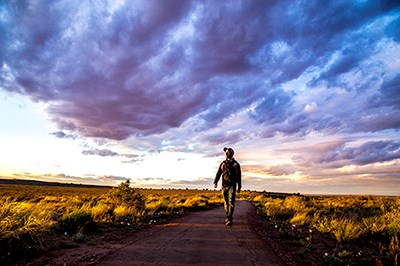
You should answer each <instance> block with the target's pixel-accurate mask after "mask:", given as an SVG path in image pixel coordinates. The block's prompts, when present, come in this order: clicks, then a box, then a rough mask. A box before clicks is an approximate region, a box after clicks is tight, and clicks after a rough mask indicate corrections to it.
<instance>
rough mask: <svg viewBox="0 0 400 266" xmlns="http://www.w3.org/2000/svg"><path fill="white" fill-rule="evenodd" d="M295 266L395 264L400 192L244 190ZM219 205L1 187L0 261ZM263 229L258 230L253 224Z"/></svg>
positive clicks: (196, 196) (210, 195) (215, 197)
mask: <svg viewBox="0 0 400 266" xmlns="http://www.w3.org/2000/svg"><path fill="white" fill-rule="evenodd" d="M239 198H240V199H242V200H248V201H251V202H253V204H254V205H255V206H257V208H258V213H259V215H260V216H261V217H262V219H263V220H262V221H263V225H265V228H266V229H268V228H269V229H268V230H267V232H268V235H267V237H268V238H273V239H274V241H276V242H279V243H282V244H283V246H284V248H285V249H286V250H287V252H288V253H289V254H291V255H292V256H293V257H295V258H296V261H297V263H298V264H304V263H307V264H309V265H375V264H376V263H378V264H379V263H382V264H384V265H398V260H399V251H400V247H399V236H400V197H374V196H341V197H339V196H330V197H318V196H313V197H310V196H303V195H289V194H278V193H268V192H251V191H243V192H242V193H241V194H240V197H239ZM221 203H222V197H221V195H220V193H219V191H214V190H169V189H164V190H152V189H134V188H131V187H130V186H129V182H125V183H121V184H120V185H119V186H118V187H117V188H110V187H85V186H63V185H53V186H44V185H32V184H30V185H15V184H14V185H13V184H0V206H1V209H0V264H3V263H9V262H15V261H17V260H18V259H21V258H20V256H21V255H20V254H24V257H26V258H29V257H34V256H37V255H40V254H43V253H45V252H47V251H49V250H51V249H58V248H66V247H74V246H77V245H79V243H80V242H83V241H88V239H90V237H91V235H92V234H98V233H99V228H100V227H101V226H108V227H118V228H124V229H125V230H126V229H127V228H128V229H130V230H137V229H139V228H141V227H143V226H147V225H149V224H157V223H162V222H164V221H166V220H168V219H170V218H171V217H175V216H179V215H181V214H185V213H188V212H189V211H191V210H198V209H204V208H209V207H212V206H216V205H219V204H221ZM260 230H262V229H260Z"/></svg>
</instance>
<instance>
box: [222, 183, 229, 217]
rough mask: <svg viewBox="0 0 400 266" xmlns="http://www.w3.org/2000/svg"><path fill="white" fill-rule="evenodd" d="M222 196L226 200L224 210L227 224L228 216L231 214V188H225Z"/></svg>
mask: <svg viewBox="0 0 400 266" xmlns="http://www.w3.org/2000/svg"><path fill="white" fill-rule="evenodd" d="M222 196H223V198H224V210H225V216H226V219H225V222H227V221H228V214H229V188H227V187H224V188H222Z"/></svg>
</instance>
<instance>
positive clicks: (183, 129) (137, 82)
mask: <svg viewBox="0 0 400 266" xmlns="http://www.w3.org/2000/svg"><path fill="white" fill-rule="evenodd" d="M399 25H400V3H399V2H398V1H390V0H380V1H372V0H371V1H369V0H367V1H361V0H355V1H329V2H326V1H312V2H310V1H301V0H294V1H292V0H283V1H256V0H236V1H229V2H226V1H211V0H206V1H186V0H163V1H155V0H132V1H130V0H122V1H100V2H87V1H82V2H79V3H77V2H75V1H74V2H71V1H65V0H57V1H30V2H29V3H26V2H24V1H3V2H1V3H0V90H2V91H6V92H7V93H8V94H18V95H24V96H27V97H29V98H30V99H31V100H33V101H34V102H37V103H40V104H41V106H42V107H43V110H42V112H44V113H45V114H46V115H47V116H48V117H49V119H50V121H52V123H53V124H54V125H55V126H56V127H57V128H58V129H56V130H54V129H53V130H52V131H55V132H54V133H51V134H52V135H53V136H55V137H56V138H59V139H69V140H65V141H75V142H78V141H81V140H82V139H83V140H88V139H91V140H93V141H94V142H95V143H98V144H99V146H98V147H95V145H92V144H91V145H88V146H81V148H83V151H81V152H82V154H84V155H96V156H101V157H115V158H113V159H115V160H116V161H117V160H118V157H124V160H125V161H122V163H130V164H132V165H129V164H124V167H126V169H127V168H128V167H131V166H139V163H143V164H142V165H144V164H146V160H150V159H151V158H155V157H157V156H160V158H163V157H162V155H163V153H184V154H185V155H188V154H191V153H200V154H203V155H204V157H203V159H204V160H205V159H210V158H212V157H215V156H219V155H218V153H216V151H217V149H218V151H220V149H221V148H220V147H223V146H227V145H229V146H234V147H235V148H236V147H237V148H238V149H239V150H242V154H243V153H246V154H245V155H247V153H248V154H250V153H252V152H254V153H252V156H253V157H252V156H250V155H248V156H247V158H246V159H247V160H248V161H246V162H245V164H244V168H245V169H247V171H248V173H249V174H248V176H246V178H248V180H254V182H256V181H257V180H258V178H262V177H263V176H264V177H265V176H268V178H271V177H273V178H281V181H282V183H281V184H286V182H288V183H290V180H294V179H296V180H300V179H301V178H303V179H304V180H306V179H307V178H315V179H318V178H319V177H321V176H326V177H327V178H330V177H331V176H334V175H335V174H338V172H334V169H342V168H346V167H361V168H362V167H365V168H363V169H366V170H368V171H369V172H368V173H371V174H374V175H376V176H380V175H383V174H379V173H384V172H385V171H384V170H383V167H380V168H379V167H378V166H377V165H378V164H381V165H383V164H384V165H387V164H396V162H397V160H398V159H399V156H398V154H399V143H400V139H399V137H398V132H399V130H400V101H399V99H400V87H399V84H400V63H399V60H396V59H397V58H400V32H399V30H398V29H399ZM315 137H321V138H323V137H325V138H326V139H325V140H321V141H317V140H315V139H314V138H315ZM104 142H110V143H113V145H114V146H112V145H111V146H110V145H109V146H107V145H104ZM115 143H118V144H115ZM287 143H291V144H293V147H287V145H286V144H287ZM300 143H301V144H300ZM310 143H311V144H310ZM256 144H257V145H258V146H256ZM271 145H272V146H274V148H271V147H270V146H271ZM279 145H281V146H285V149H286V150H285V149H284V148H279V147H278V146H279ZM301 145H303V146H301ZM300 146H301V147H300ZM247 148H248V149H249V150H246V149H247ZM251 148H253V149H251ZM253 150H256V151H253ZM131 152H132V153H134V154H140V156H139V155H134V154H130V153H131ZM269 153H274V154H273V155H274V156H275V157H276V158H270V156H271V157H273V156H272V155H271V154H269ZM185 155H182V154H179V156H177V159H175V161H176V162H177V163H182V164H183V162H185V161H186V160H179V159H178V158H185V159H186V157H185ZM284 156H286V157H284ZM86 157H90V158H89V159H93V160H94V159H99V158H96V157H95V156H86ZM267 157H268V158H267ZM278 157H279V158H278ZM100 159H102V158H100ZM110 159H111V158H110ZM113 159H111V160H113ZM136 163H137V164H136ZM147 163H148V162H147ZM148 165H152V164H150V163H148ZM371 165H375V167H377V168H374V169H370V168H368V167H369V166H371ZM394 168H395V167H394ZM323 169H327V171H328V172H323ZM129 170H131V169H129ZM342 170H343V169H342ZM329 171H332V172H329ZM343 171H344V170H343ZM346 173H347V172H346ZM346 173H343V174H346ZM252 174H254V175H252ZM107 176H108V175H107ZM118 176H119V174H118ZM328 176H329V177H328ZM154 178H158V176H155V177H154ZM198 178H200V177H198ZM189 180H190V179H189ZM202 180H203V179H201V178H200V179H196V180H195V181H196V182H198V185H201V184H205V183H206V182H208V181H207V180H206V181H204V183H202V182H203V181H202ZM274 180H275V179H274ZM139 181H143V182H153V181H154V182H155V183H156V182H157V180H139ZM139 181H138V182H139ZM275 181H276V180H275ZM165 182H169V183H171V184H172V183H173V182H174V181H173V180H168V181H165ZM177 182H178V181H177ZM179 182H181V181H179ZM184 182H185V181H182V182H181V183H182V185H185V184H184ZM275 184H278V182H276V183H275Z"/></svg>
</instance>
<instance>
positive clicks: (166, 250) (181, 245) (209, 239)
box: [99, 201, 282, 265]
mask: <svg viewBox="0 0 400 266" xmlns="http://www.w3.org/2000/svg"><path fill="white" fill-rule="evenodd" d="M251 208H252V205H251V204H250V203H248V202H244V201H238V202H237V205H236V210H235V220H234V224H233V226H231V227H227V226H225V224H224V223H223V222H224V211H223V209H222V208H216V209H213V210H208V211H204V212H197V213H193V214H192V215H190V216H188V217H185V218H184V219H182V220H181V221H179V222H175V223H170V224H166V225H164V226H163V228H162V229H161V230H160V231H158V232H156V233H153V234H151V235H149V236H148V237H145V238H142V239H139V240H138V241H135V242H133V243H132V244H130V245H127V246H125V247H123V248H121V249H120V250H118V251H116V252H114V253H112V254H110V255H109V256H106V257H104V258H103V259H102V260H101V261H100V263H99V265H282V263H281V261H280V259H279V258H278V257H277V256H276V255H275V253H274V252H273V251H272V250H271V248H269V247H268V246H266V245H265V243H264V242H263V241H262V240H261V239H259V238H258V236H257V234H256V233H255V232H254V231H253V230H252V229H251V227H250V225H249V223H248V220H247V214H248V212H249V211H250V209H251Z"/></svg>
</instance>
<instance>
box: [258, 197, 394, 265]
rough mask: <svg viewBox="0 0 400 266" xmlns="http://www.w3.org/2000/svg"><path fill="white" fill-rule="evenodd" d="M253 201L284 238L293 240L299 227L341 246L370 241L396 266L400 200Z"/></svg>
mask: <svg viewBox="0 0 400 266" xmlns="http://www.w3.org/2000/svg"><path fill="white" fill-rule="evenodd" d="M252 201H253V202H254V203H255V205H256V206H258V207H259V210H260V212H261V214H263V215H264V216H266V217H268V218H269V219H271V220H272V221H274V223H276V224H279V225H277V228H278V230H279V232H280V233H281V235H282V236H284V237H285V236H289V237H292V238H293V236H294V235H296V234H295V231H296V230H298V229H297V226H305V227H307V228H309V230H310V232H311V230H317V231H318V232H320V233H322V234H327V235H330V236H332V237H333V238H334V239H335V240H336V241H337V244H338V245H341V244H344V245H345V244H350V243H352V242H353V241H356V240H358V239H361V238H364V239H370V240H369V241H372V240H373V241H378V243H379V247H380V252H381V255H382V259H383V260H384V261H386V262H388V263H389V264H393V263H394V265H397V261H398V257H399V250H400V247H399V240H398V239H399V236H400V197H373V196H343V197H339V196H336V197H335V196H331V197H305V196H301V195H292V196H273V195H272V196H271V195H270V194H269V193H262V194H259V195H256V196H254V197H253V198H252ZM306 238H307V239H298V240H299V242H303V243H305V242H307V241H309V240H310V239H311V236H307V237H306ZM346 252H347V251H346ZM339 253H340V252H338V254H339ZM347 253H348V252H347ZM347 253H346V254H347ZM340 254H341V255H343V254H342V253H340Z"/></svg>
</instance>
